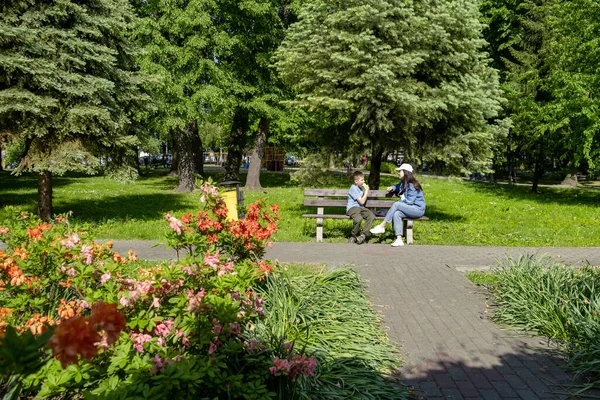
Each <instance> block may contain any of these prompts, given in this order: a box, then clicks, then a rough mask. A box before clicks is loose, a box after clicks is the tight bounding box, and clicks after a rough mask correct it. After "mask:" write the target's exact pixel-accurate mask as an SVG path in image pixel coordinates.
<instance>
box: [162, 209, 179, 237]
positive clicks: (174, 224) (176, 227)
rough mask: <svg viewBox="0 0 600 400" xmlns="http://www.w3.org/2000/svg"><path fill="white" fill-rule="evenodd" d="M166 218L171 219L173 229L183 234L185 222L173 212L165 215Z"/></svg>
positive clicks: (170, 223)
mask: <svg viewBox="0 0 600 400" xmlns="http://www.w3.org/2000/svg"><path fill="white" fill-rule="evenodd" d="M165 219H166V220H167V221H169V226H170V227H171V229H173V230H174V231H175V232H177V234H178V235H181V228H182V227H183V222H181V221H180V220H178V219H177V218H175V217H174V216H172V215H171V214H167V215H165Z"/></svg>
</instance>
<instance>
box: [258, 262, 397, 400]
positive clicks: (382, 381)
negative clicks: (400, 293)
mask: <svg viewBox="0 0 600 400" xmlns="http://www.w3.org/2000/svg"><path fill="white" fill-rule="evenodd" d="M261 290H262V291H263V293H262V294H263V296H264V299H265V300H264V309H265V314H266V319H265V320H264V321H261V322H260V324H259V325H257V327H256V332H257V334H258V335H260V336H264V337H273V338H278V340H281V341H282V342H287V343H293V346H294V347H295V348H297V349H302V350H303V351H304V352H305V353H306V354H312V355H314V356H316V358H317V360H318V363H317V370H316V372H315V374H314V376H312V377H310V378H309V379H305V380H303V381H302V382H301V387H300V388H299V392H298V393H297V395H298V397H299V398H305V399H351V398H355V399H407V398H408V390H407V388H405V387H403V386H401V385H400V384H399V383H398V382H394V380H393V379H391V377H392V374H393V372H394V371H395V369H396V368H397V367H398V366H399V365H400V359H399V356H398V352H397V349H396V347H395V346H394V345H393V344H392V343H391V342H390V341H389V339H388V338H387V336H386V335H385V333H384V332H383V331H382V329H381V325H380V324H381V318H380V317H379V316H378V315H377V313H376V312H375V311H374V310H373V309H372V308H371V307H370V305H369V302H368V300H367V298H366V297H365V294H364V289H363V285H362V282H361V281H360V278H359V276H358V274H357V273H356V272H354V271H352V270H349V269H337V270H333V271H329V272H326V271H322V272H316V273H315V272H311V273H298V270H296V272H295V273H289V272H287V271H285V270H283V269H279V270H278V271H277V272H275V273H274V274H273V275H272V276H270V277H269V278H268V280H267V281H266V283H265V285H264V287H263V288H262V289H261Z"/></svg>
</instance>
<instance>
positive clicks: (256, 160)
mask: <svg viewBox="0 0 600 400" xmlns="http://www.w3.org/2000/svg"><path fill="white" fill-rule="evenodd" d="M270 123H271V121H269V120H268V119H267V118H261V119H260V122H259V123H258V131H257V132H256V137H255V138H254V150H252V157H251V158H250V168H248V177H247V178H246V189H262V185H261V184H260V166H261V164H262V159H263V157H264V156H265V144H266V143H267V135H268V134H269V125H270Z"/></svg>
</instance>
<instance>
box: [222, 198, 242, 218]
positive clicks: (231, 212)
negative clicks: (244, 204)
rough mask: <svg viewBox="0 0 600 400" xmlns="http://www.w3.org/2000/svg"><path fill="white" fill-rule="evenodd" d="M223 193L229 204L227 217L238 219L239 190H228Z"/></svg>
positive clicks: (226, 203) (227, 204)
mask: <svg viewBox="0 0 600 400" xmlns="http://www.w3.org/2000/svg"><path fill="white" fill-rule="evenodd" d="M221 195H222V196H223V200H225V205H226V206H227V219H228V220H230V221H237V219H238V212H237V190H228V191H227V192H222V194H221Z"/></svg>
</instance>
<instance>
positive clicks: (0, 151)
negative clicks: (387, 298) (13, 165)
mask: <svg viewBox="0 0 600 400" xmlns="http://www.w3.org/2000/svg"><path fill="white" fill-rule="evenodd" d="M2 164H3V161H2V146H0V171H2V170H3V169H4V167H3V166H2Z"/></svg>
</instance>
